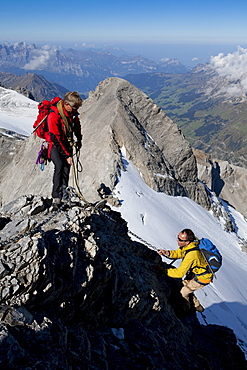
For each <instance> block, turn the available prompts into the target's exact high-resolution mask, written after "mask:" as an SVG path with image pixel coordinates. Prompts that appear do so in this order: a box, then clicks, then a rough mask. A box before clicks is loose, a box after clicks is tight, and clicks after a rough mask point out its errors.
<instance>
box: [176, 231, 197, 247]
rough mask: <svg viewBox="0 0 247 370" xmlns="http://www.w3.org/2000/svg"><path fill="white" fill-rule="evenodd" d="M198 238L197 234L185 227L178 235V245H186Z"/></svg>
mask: <svg viewBox="0 0 247 370" xmlns="http://www.w3.org/2000/svg"><path fill="white" fill-rule="evenodd" d="M195 239H196V237H195V234H194V233H193V231H192V230H190V229H183V230H182V231H180V233H179V234H178V237H177V241H178V245H179V247H180V248H184V247H186V246H187V245H188V244H190V243H191V242H193V241H194V240H195Z"/></svg>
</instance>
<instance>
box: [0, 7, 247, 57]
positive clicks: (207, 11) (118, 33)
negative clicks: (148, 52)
mask: <svg viewBox="0 0 247 370" xmlns="http://www.w3.org/2000/svg"><path fill="white" fill-rule="evenodd" d="M0 12H1V13H0V14H1V17H0V42H1V43H2V42H5V41H9V42H19V41H26V42H34V43H44V42H46V43H48V42H55V43H62V42H65V43H71V44H73V43H76V42H105V43H111V42H116V43H132V44H133V43H138V44H140V43H142V44H149V45H150V44H152V45H153V46H155V45H162V44H170V45H178V44H179V45H201V46H202V45H203V46H205V47H206V48H208V45H210V44H222V45H223V44H225V45H230V44H231V45H236V46H237V45H240V46H243V47H245V45H247V21H246V16H247V1H246V0H235V1H228V0H226V1H224V0H223V1H222V0H207V1H205V0H204V1H203V0H201V1H200V0H187V1H185V0H177V1H174V0H172V1H166V0H154V1H150V0H132V1H130V0H125V1H121V2H120V1H116V0H115V1H113V0H87V1H84V0H81V1H77V0H71V1H64V0H61V1H47V0H43V1H41V2H36V1H34V0H23V1H19V0H18V1H17V0H12V1H11V2H10V3H8V2H7V1H5V2H2V4H1V10H0ZM220 51H221V50H219V52H220ZM231 51H233V50H232V49H231ZM167 56H168V55H167ZM192 56H193V54H191V57H192ZM164 57H165V55H164ZM168 57H170V56H168ZM174 57H176V56H174ZM194 57H196V55H194Z"/></svg>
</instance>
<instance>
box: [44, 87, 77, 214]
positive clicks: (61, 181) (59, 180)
mask: <svg viewBox="0 0 247 370" xmlns="http://www.w3.org/2000/svg"><path fill="white" fill-rule="evenodd" d="M81 105H82V99H81V97H80V96H79V94H78V92H75V91H70V92H68V93H67V94H66V95H65V96H64V99H63V100H60V101H59V102H58V103H57V105H56V106H54V107H52V109H51V112H50V113H49V115H48V129H49V139H48V141H49V147H48V157H50V158H51V160H52V162H53V164H54V175H53V189H52V198H53V210H56V209H58V208H59V207H60V206H61V203H62V200H65V201H66V200H67V199H68V193H67V190H66V189H67V186H68V182H69V173H70V167H71V165H72V164H73V161H72V156H73V146H74V134H75V136H76V138H77V141H76V143H75V145H76V148H77V149H80V148H81V140H82V134H81V125H80V120H79V118H78V116H79V113H78V112H77V109H78V108H79V107H81Z"/></svg>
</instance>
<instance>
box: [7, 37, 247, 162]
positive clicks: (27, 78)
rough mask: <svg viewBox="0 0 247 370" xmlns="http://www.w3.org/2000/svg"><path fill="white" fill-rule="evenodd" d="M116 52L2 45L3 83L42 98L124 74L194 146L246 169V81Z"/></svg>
mask: <svg viewBox="0 0 247 370" xmlns="http://www.w3.org/2000/svg"><path fill="white" fill-rule="evenodd" d="M112 53H113V52H112ZM112 53H110V52H109V51H106V50H95V51H92V50H84V51H82V50H74V49H69V50H66V51H61V50H59V49H58V48H55V47H52V46H46V47H42V48H39V47H36V46H35V45H34V44H31V45H27V44H26V43H24V42H22V43H17V44H7V43H6V44H3V45H0V71H2V72H0V84H2V86H4V87H7V88H12V89H15V90H17V91H20V92H21V93H22V94H24V95H26V96H29V97H33V99H35V100H36V101H41V100H42V99H51V98H52V97H54V96H56V95H58V96H61V97H62V96H63V95H64V94H65V93H66V92H67V91H68V90H77V91H79V92H80V93H81V95H82V97H85V96H84V94H83V93H85V95H87V94H88V92H89V91H90V90H94V89H95V88H96V86H97V85H98V83H99V82H100V81H102V80H104V79H106V78H108V77H111V76H113V77H122V78H124V79H126V80H127V81H129V82H131V83H132V84H133V85H135V86H136V87H138V88H139V89H141V90H142V91H144V92H145V93H146V94H147V95H148V96H149V97H151V98H152V99H153V100H154V101H155V102H156V103H157V105H158V106H160V107H161V108H162V109H164V111H165V112H166V113H167V115H168V116H169V117H170V118H171V119H172V120H173V121H174V122H176V123H177V125H178V126H179V127H180V128H181V130H182V132H183V133H184V135H185V136H186V138H187V140H188V141H189V142H190V144H191V145H192V146H193V147H194V148H196V149H199V150H202V151H204V152H206V153H210V154H211V155H212V157H213V158H218V159H221V160H226V161H228V162H229V163H231V164H235V165H238V166H243V167H247V145H246V141H247V139H246V131H247V129H246V127H247V126H246V122H247V118H246V113H245V112H246V108H247V98H246V94H245V92H244V91H242V90H241V89H242V85H241V81H238V80H234V79H231V80H229V79H227V78H226V77H222V76H220V75H219V74H218V73H217V72H216V71H215V69H213V68H212V67H211V66H210V65H198V66H197V67H195V68H194V69H193V70H188V69H187V68H186V67H185V66H183V65H182V64H181V63H180V62H179V61H178V60H176V59H169V60H166V61H165V62H162V63H157V62H154V61H151V60H148V59H145V58H143V57H141V56H135V57H130V56H127V55H125V54H124V53H123V52H121V51H119V54H118V55H113V54H112ZM48 81H53V82H48ZM233 91H235V92H237V94H236V95H235V96H234V95H233V94H232V92H233ZM229 92H231V93H229ZM29 94H31V96H30V95H29Z"/></svg>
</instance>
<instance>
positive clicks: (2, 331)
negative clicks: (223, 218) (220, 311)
mask: <svg viewBox="0 0 247 370" xmlns="http://www.w3.org/2000/svg"><path fill="white" fill-rule="evenodd" d="M32 199H33V202H32V204H31V208H33V207H34V205H35V197H33V198H32ZM18 204H19V200H17V201H16V207H14V204H12V206H11V209H12V210H13V211H15V209H17V208H18V207H17V205H18ZM23 204H25V202H23ZM6 209H10V207H7V208H6ZM11 217H13V218H14V217H15V213H13V214H11ZM16 217H18V215H16ZM30 217H31V219H32V221H33V222H36V223H37V224H40V227H38V228H37V230H38V231H37V232H36V233H35V234H30V235H25V237H23V238H20V239H19V241H18V243H11V244H7V245H6V248H5V249H2V250H0V261H1V263H2V266H4V267H5V266H7V265H11V270H9V271H8V274H7V275H4V274H3V275H2V276H0V305H1V308H0V350H1V359H0V364H1V366H2V367H3V368H6V369H7V368H18V369H28V368H30V369H36V368H42V369H55V368H59V369H66V370H67V369H99V370H101V369H148V368H150V369H152V368H155V369H186V368H188V369H198V368H201V369H203V368H210V369H214V368H221V369H225V368H239V369H240V368H241V369H244V368H245V367H246V361H245V358H244V354H243V353H242V352H241V350H240V348H239V347H238V346H237V344H236V343H237V342H236V337H235V336H234V334H233V332H232V331H231V330H230V329H228V328H224V327H222V326H216V325H208V326H205V325H200V324H199V322H198V320H197V318H196V313H195V312H188V311H183V310H181V306H182V302H181V296H180V294H179V290H180V287H181V286H180V282H176V281H171V279H169V278H167V277H166V276H165V275H158V274H156V272H155V271H154V270H153V267H154V266H156V265H157V264H162V262H161V257H160V256H159V255H158V254H157V252H156V251H155V250H151V249H149V248H147V247H146V246H145V245H144V244H142V243H140V242H134V241H132V240H131V239H130V238H129V236H128V229H127V227H126V222H125V221H124V220H123V219H122V218H121V216H120V214H119V213H117V212H113V211H112V210H110V208H109V207H108V206H105V207H104V208H103V209H101V210H100V212H99V211H95V209H94V208H93V207H88V208H84V207H72V208H71V209H70V210H67V211H60V212H58V213H57V214H55V216H54V217H53V218H50V215H47V214H46V213H45V212H40V213H39V214H36V213H35V214H33V215H27V214H26V215H24V216H23V218H24V221H25V220H26V219H27V218H30ZM20 256H21V259H20V258H19V257H20ZM165 266H166V264H165V263H163V267H165ZM188 315H189V316H188ZM221 348H227V353H226V352H225V351H221ZM215 352H217V358H216V356H215Z"/></svg>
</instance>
